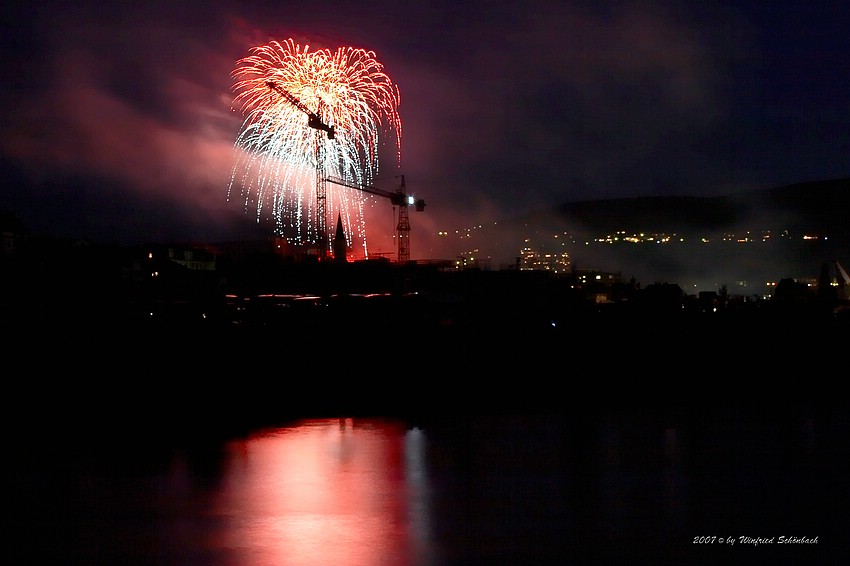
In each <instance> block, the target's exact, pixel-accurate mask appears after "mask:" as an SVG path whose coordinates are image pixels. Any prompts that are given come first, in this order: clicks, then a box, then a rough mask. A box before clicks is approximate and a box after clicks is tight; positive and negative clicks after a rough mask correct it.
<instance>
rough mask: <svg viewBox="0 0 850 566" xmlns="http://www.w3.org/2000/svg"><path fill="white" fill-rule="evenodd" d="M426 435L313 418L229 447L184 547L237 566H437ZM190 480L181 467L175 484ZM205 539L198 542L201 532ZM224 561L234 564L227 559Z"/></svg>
mask: <svg viewBox="0 0 850 566" xmlns="http://www.w3.org/2000/svg"><path fill="white" fill-rule="evenodd" d="M423 450H424V443H423V440H422V432H421V431H420V430H418V429H410V430H406V429H405V428H404V427H403V426H402V425H400V424H395V423H390V422H375V421H368V422H360V421H354V420H352V419H340V420H337V419H330V420H311V421H304V422H301V423H299V424H298V425H297V426H292V427H286V428H275V429H269V430H265V431H261V432H259V433H257V434H254V435H252V436H250V437H249V438H247V439H245V440H238V441H232V442H230V443H228V444H227V446H226V452H225V455H224V464H223V467H222V469H221V479H220V481H219V483H218V485H217V486H216V488H215V489H213V490H212V491H211V492H210V493H209V494H208V501H207V502H206V503H204V504H203V505H202V507H205V508H207V509H208V510H207V511H205V513H206V514H207V516H204V517H200V523H199V524H197V525H189V527H190V528H189V529H188V530H187V529H185V528H180V526H179V525H171V526H170V527H169V528H171V527H176V528H175V529H174V532H175V533H176V534H177V535H178V536H181V535H186V534H189V535H190V536H189V537H188V539H187V540H185V541H173V542H175V543H176V545H175V546H176V547H181V546H185V547H189V548H191V546H192V545H194V544H197V543H198V542H200V543H201V544H202V545H204V546H206V547H208V550H207V552H208V553H209V556H213V557H215V560H216V561H221V562H222V563H227V564H234V565H239V564H242V565H246V566H247V565H262V564H269V565H272V564H274V565H292V566H301V565H304V566H307V565H314V564H315V565H320V564H321V565H324V564H350V565H352V566H356V565H362V566H372V565H388V566H389V565H408V564H426V563H430V562H431V559H432V557H430V556H428V555H427V552H426V551H427V549H428V544H427V542H428V541H427V538H428V530H429V521H430V519H429V517H428V505H427V503H426V501H425V497H424V494H423V492H424V491H425V490H427V485H426V483H427V473H426V471H425V469H424V458H425V455H424V451H423ZM191 481H192V479H191V478H190V477H189V476H188V473H187V468H186V466H185V464H181V463H180V461H179V459H178V460H177V461H175V464H174V465H173V466H172V469H171V471H170V474H169V484H170V485H172V486H174V485H186V484H188V483H191ZM210 526H211V527H212V531H209V530H207V531H206V532H205V533H204V540H200V541H198V540H193V539H192V536H191V535H193V534H196V533H198V529H199V528H204V529H208V528H209V527H210ZM224 557H226V559H225V558H224Z"/></svg>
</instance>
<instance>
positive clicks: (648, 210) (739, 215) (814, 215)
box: [556, 178, 850, 237]
mask: <svg viewBox="0 0 850 566" xmlns="http://www.w3.org/2000/svg"><path fill="white" fill-rule="evenodd" d="M556 216H557V217H559V218H560V220H561V221H563V222H564V223H566V224H567V225H570V226H574V227H576V228H577V229H584V230H586V231H587V232H589V233H593V234H599V233H608V232H611V231H614V230H621V229H623V228H626V227H628V228H630V229H634V230H642V231H647V232H677V233H682V232H684V233H690V232H694V231H697V232H702V231H708V232H713V231H722V230H733V229H736V228H740V227H748V228H749V229H771V230H777V229H782V228H790V229H793V230H819V231H822V232H823V233H828V234H830V235H834V236H835V237H847V236H850V178H847V179H835V180H827V181H813V182H806V183H796V184H793V185H786V186H781V187H776V188H771V189H765V190H757V191H752V192H748V193H742V194H736V195H729V196H722V197H706V198H702V197H637V198H623V199H610V200H594V201H583V202H575V203H568V204H564V205H561V206H560V207H558V208H557V210H556ZM771 224H772V225H771Z"/></svg>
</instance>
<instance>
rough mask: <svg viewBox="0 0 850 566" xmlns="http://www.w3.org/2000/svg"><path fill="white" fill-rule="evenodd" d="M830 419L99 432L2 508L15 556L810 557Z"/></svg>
mask: <svg viewBox="0 0 850 566" xmlns="http://www.w3.org/2000/svg"><path fill="white" fill-rule="evenodd" d="M848 433H850V422H848V418H847V417H846V416H844V413H835V414H826V415H821V414H818V415H812V414H808V413H803V414H801V415H793V414H790V415H786V414H782V415H781V416H780V417H779V418H770V419H764V420H762V419H748V418H744V417H743V416H741V415H738V414H736V413H734V412H730V413H723V412H717V413H711V414H709V415H708V416H706V417H704V418H699V419H698V418H696V417H691V416H687V417H685V418H676V419H672V420H670V421H668V420H662V419H655V418H643V417H640V418H638V417H635V416H634V415H622V414H616V412H615V413H612V414H609V415H605V416H598V417H594V418H587V419H584V418H577V419H566V418H557V417H551V418H550V417H477V418H470V419H460V420H458V421H457V422H448V423H441V424H440V425H439V426H424V427H423V428H418V427H411V426H407V425H406V424H404V423H401V422H398V421H394V420H387V419H321V420H304V421H298V422H294V423H292V424H291V425H288V426H277V427H271V428H265V429H259V430H256V431H254V432H252V433H251V434H249V435H247V436H244V437H241V438H235V439H231V440H226V441H222V440H209V441H204V442H200V443H197V444H191V443H190V444H184V445H182V447H180V448H169V449H166V450H149V451H139V452H138V453H136V451H134V450H130V452H131V455H128V454H124V455H123V456H120V457H119V456H118V455H117V453H114V452H111V451H110V446H101V447H99V449H100V453H98V454H96V457H92V458H91V460H89V459H87V458H84V457H81V458H79V459H80V462H79V466H70V465H68V466H64V467H60V466H58V464H59V463H61V462H60V459H59V458H58V457H53V456H52V455H51V451H50V450H49V449H48V448H47V447H48V446H50V444H49V443H48V442H46V441H45V439H44V438H40V439H39V441H38V442H35V441H34V442H32V445H33V446H35V447H36V448H37V449H38V451H39V452H40V453H41V454H43V456H44V460H43V461H41V462H39V463H38V464H37V466H35V467H34V468H30V467H27V468H26V469H25V470H23V469H22V470H19V471H22V472H23V473H21V474H19V477H17V478H15V479H13V480H11V481H10V483H9V485H11V488H10V489H9V490H8V491H9V493H11V494H12V497H11V500H12V503H13V507H12V508H11V509H12V512H11V513H10V516H12V517H16V518H17V519H18V521H16V526H18V527H20V531H21V532H22V533H24V534H26V535H27V538H26V539H21V542H19V543H18V544H17V547H18V548H21V549H22V550H23V551H24V552H25V557H26V558H27V560H24V561H23V562H24V563H36V562H37V563H57V564H109V565H112V564H122V565H123V564H156V565H212V566H218V565H222V566H256V565H259V566H265V565H276V566H312V565H327V564H339V565H346V566H361V565H362V566H396V565H397V566H452V565H454V564H458V565H470V564H487V565H493V564H517V563H520V562H522V563H534V564H537V565H542V564H580V565H587V564H611V563H617V564H659V563H662V562H665V561H666V563H675V564H688V563H690V564H697V563H705V564H713V563H720V562H724V563H725V562H728V560H729V559H730V558H733V557H734V556H733V555H730V554H728V552H727V554H722V553H718V552H719V551H718V550H717V549H707V548H695V547H694V546H693V545H692V544H690V541H691V539H692V538H693V537H695V536H698V535H702V536H706V535H711V534H717V533H721V532H722V533H723V536H730V535H734V536H744V535H746V536H771V533H772V535H783V534H784V535H791V536H817V535H819V536H820V537H821V546H820V547H818V548H811V547H809V548H801V547H797V548H793V549H788V550H787V551H786V550H785V549H782V550H781V551H777V550H776V549H763V550H759V554H758V558H759V559H760V560H762V561H772V562H771V563H777V562H776V561H775V560H776V559H777V558H788V557H792V558H794V559H795V560H797V561H798V563H815V562H816V561H817V560H815V559H821V558H822V557H823V555H824V553H826V552H830V551H835V550H836V549H837V548H838V546H837V545H838V544H839V542H838V537H842V538H841V541H842V542H841V544H843V541H844V538H843V535H842V534H841V533H842V531H843V528H842V527H843V526H844V525H850V520H848V512H847V508H848V505H847V504H848V503H850V501H848V499H850V497H848V496H850V479H848V478H850V473H848V472H850V464H848V460H847V456H848V455H850V446H848V442H850V434H848ZM54 441H55V439H54ZM76 442H78V443H79V445H74V444H71V445H70V446H71V447H70V448H68V449H67V453H69V454H70V453H73V452H75V451H77V449H78V448H79V447H80V446H82V445H84V444H85V439H82V438H77V439H76ZM118 444H120V443H116V445H118ZM7 454H10V455H11V454H12V453H11V452H10V451H8V450H7ZM8 462H9V463H8V464H7V465H6V469H7V470H11V469H12V468H14V462H15V461H14V459H9V460H8ZM7 497H8V495H7ZM15 505H18V506H19V507H15ZM14 532H15V531H12V533H14ZM718 536H720V535H718ZM9 540H12V541H14V540H17V538H16V537H15V536H10V537H9ZM23 541H26V543H25V542H23ZM739 552H746V551H739ZM771 552H772V553H771ZM783 553H784V554H783ZM815 553H817V554H815ZM41 555H43V556H41ZM735 556H737V555H735ZM740 556H750V558H752V555H746V554H741V555H740ZM39 557H43V558H46V560H37V558H39ZM15 562H16V563H17V561H15ZM821 563H823V562H821Z"/></svg>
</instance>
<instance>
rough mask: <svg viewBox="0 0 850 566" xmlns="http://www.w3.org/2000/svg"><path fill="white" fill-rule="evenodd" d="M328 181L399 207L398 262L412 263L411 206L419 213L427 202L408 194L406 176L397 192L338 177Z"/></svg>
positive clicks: (397, 229) (397, 228) (330, 178)
mask: <svg viewBox="0 0 850 566" xmlns="http://www.w3.org/2000/svg"><path fill="white" fill-rule="evenodd" d="M327 181H328V182H330V183H333V184H335V185H341V186H343V187H348V188H350V189H356V190H358V191H363V192H365V193H369V194H372V195H377V196H380V197H384V198H388V199H390V202H391V203H392V204H393V205H395V206H398V225H397V226H396V231H397V232H398V262H399V263H406V262H408V261H410V214H409V206H410V205H411V204H412V205H414V206H415V207H416V210H417V212H422V211H423V210H425V201H424V200H422V199H418V200H415V199H414V198H413V197H411V196H409V195H408V194H407V190H406V187H405V184H404V175H402V176H401V184H400V185H399V188H398V189H397V190H395V191H385V190H382V189H379V188H377V187H370V186H367V185H355V184H353V183H349V182H347V181H344V180H343V179H339V178H337V177H328V178H327Z"/></svg>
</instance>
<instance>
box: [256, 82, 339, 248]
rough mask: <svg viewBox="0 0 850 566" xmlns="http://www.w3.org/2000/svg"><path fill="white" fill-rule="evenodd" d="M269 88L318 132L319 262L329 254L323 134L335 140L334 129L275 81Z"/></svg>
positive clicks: (317, 199)
mask: <svg viewBox="0 0 850 566" xmlns="http://www.w3.org/2000/svg"><path fill="white" fill-rule="evenodd" d="M266 86H268V87H269V88H270V89H272V90H273V91H275V92H277V93H278V94H280V95H281V96H282V97H283V98H285V99H286V100H287V101H289V103H290V104H292V105H293V106H295V107H296V108H298V109H299V110H301V111H302V112H304V113H305V114H306V115H307V126H308V127H310V128H313V129H315V130H316V148H315V152H316V154H315V159H316V234H317V235H316V240H317V243H318V248H319V249H318V254H319V261H321V260H323V259H325V257H326V256H327V254H328V218H327V211H326V209H325V202H326V200H327V199H326V193H327V191H326V189H327V185H326V182H325V148H324V144H323V143H322V134H321V132H327V134H328V139H329V140H332V139H334V138H335V135H336V134H335V132H334V127H333V126H332V125H331V126H329V125H327V124H326V123H325V122H324V120H322V117H321V116H319V114H317V113H316V112H313V111H312V110H310V109H309V108H308V107H307V105H305V104H304V103H303V102H301V100H299V99H298V97H296V96H295V95H294V94H292V93H291V92H289V91H288V90H286V89H285V88H283V87H282V86H281V85H279V84H277V83H276V82H274V81H266Z"/></svg>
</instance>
